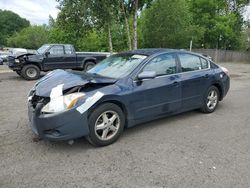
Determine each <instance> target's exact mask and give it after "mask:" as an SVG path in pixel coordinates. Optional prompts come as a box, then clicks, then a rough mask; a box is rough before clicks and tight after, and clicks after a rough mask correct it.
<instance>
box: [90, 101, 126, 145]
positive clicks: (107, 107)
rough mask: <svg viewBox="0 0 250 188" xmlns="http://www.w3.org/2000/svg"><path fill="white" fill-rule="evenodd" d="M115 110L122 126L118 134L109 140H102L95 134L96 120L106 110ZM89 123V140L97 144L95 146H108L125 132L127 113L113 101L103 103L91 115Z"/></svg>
mask: <svg viewBox="0 0 250 188" xmlns="http://www.w3.org/2000/svg"><path fill="white" fill-rule="evenodd" d="M109 110H112V111H115V112H116V113H117V114H118V116H119V118H120V127H119V129H118V131H117V133H116V135H115V136H114V137H113V138H112V139H110V140H107V141H102V140H100V139H99V138H98V137H97V136H96V134H95V122H96V120H97V118H98V117H99V116H100V115H101V114H102V113H103V112H105V111H109ZM88 123H89V136H88V137H87V139H88V141H89V142H90V143H91V144H93V145H95V146H106V145H110V144H112V143H114V142H115V141H116V140H117V139H118V138H119V137H120V135H121V133H122V132H123V129H124V125H125V115H124V112H123V111H122V110H121V108H120V107H119V106H117V105H116V104H113V103H104V104H101V105H100V106H98V107H97V108H96V109H95V110H94V111H93V112H92V113H91V114H90V116H89V119H88Z"/></svg>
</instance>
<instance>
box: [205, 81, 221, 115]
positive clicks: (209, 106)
mask: <svg viewBox="0 0 250 188" xmlns="http://www.w3.org/2000/svg"><path fill="white" fill-rule="evenodd" d="M219 96H220V93H219V90H218V88H217V87H215V86H211V87H210V88H209V89H208V91H207V93H206V94H205V96H204V98H203V107H202V108H201V111H202V112H204V113H212V112H214V111H215V109H216V107H217V106H218V103H219Z"/></svg>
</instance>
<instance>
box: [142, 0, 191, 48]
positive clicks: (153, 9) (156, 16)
mask: <svg viewBox="0 0 250 188" xmlns="http://www.w3.org/2000/svg"><path fill="white" fill-rule="evenodd" d="M190 24H191V15H190V13H189V10H188V6H187V4H186V2H185V0H178V1H172V0H156V1H154V2H153V3H152V5H151V6H150V8H148V9H146V10H144V12H143V13H142V16H141V18H140V27H141V28H140V33H141V34H142V43H143V44H142V45H143V47H164V48H165V47H167V48H187V47H188V46H189V41H190V38H191V34H190V32H191V29H192V26H190Z"/></svg>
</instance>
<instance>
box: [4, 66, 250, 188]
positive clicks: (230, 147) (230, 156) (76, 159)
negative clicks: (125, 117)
mask: <svg viewBox="0 0 250 188" xmlns="http://www.w3.org/2000/svg"><path fill="white" fill-rule="evenodd" d="M222 65H223V66H225V67H227V68H228V69H229V70H230V73H231V79H232V80H231V90H230V92H229V94H228V96H227V97H226V98H225V100H224V101H222V102H221V103H220V105H219V107H218V109H217V111H216V112H215V113H213V114H202V113H200V112H198V111H192V112H188V113H184V114H181V115H177V116H174V117H170V118H165V119H161V120H157V121H153V122H150V123H146V124H142V125H139V126H137V127H135V128H131V129H127V130H125V132H124V134H123V136H122V137H121V138H120V139H119V140H118V142H116V143H115V144H113V145H110V146H107V147H103V148H94V147H92V146H91V145H89V144H88V142H87V141H85V139H79V140H77V141H76V142H75V144H73V145H68V144H67V143H64V142H60V143H50V142H47V141H43V140H40V141H39V140H37V139H35V137H34V134H33V133H32V131H31V129H30V128H29V126H28V119H27V108H26V95H27V93H28V91H29V89H30V88H31V87H32V86H33V84H34V83H35V82H33V81H32V82H28V81H24V80H22V79H21V78H19V77H18V76H17V75H16V74H15V73H13V72H9V71H7V72H6V67H5V66H0V67H1V68H0V88H1V89H0V96H1V102H0V187H8V188H9V187H124V188H125V187H126V188H127V187H199V188H201V187H208V188H211V187H225V188H228V187H233V188H235V187H246V188H248V187H250V178H249V177H250V99H249V94H250V65H247V64H229V63H227V64H222Z"/></svg>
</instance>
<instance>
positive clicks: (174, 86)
mask: <svg viewBox="0 0 250 188" xmlns="http://www.w3.org/2000/svg"><path fill="white" fill-rule="evenodd" d="M229 85H230V78H229V76H228V71H227V69H225V68H223V67H220V66H218V65H216V64H215V63H213V62H212V61H211V60H210V59H207V58H206V57H205V56H202V55H199V54H195V53H190V52H187V51H179V50H168V49H142V50H134V51H129V52H125V53H120V54H116V55H113V56H110V57H109V58H107V59H105V60H103V61H102V62H101V63H99V64H97V65H96V66H95V67H93V68H92V69H90V70H89V71H88V72H87V73H83V72H74V71H71V72H69V71H64V70H56V71H53V72H51V73H49V74H47V75H46V76H44V77H43V78H42V79H41V80H39V81H38V82H37V83H36V84H35V86H34V88H33V89H32V90H31V91H30V93H29V98H28V101H29V102H28V106H29V120H30V122H31V127H32V130H33V132H34V133H35V134H37V135H39V137H41V138H44V139H47V140H51V141H59V140H65V141H70V140H73V139H76V138H79V137H86V138H87V139H88V140H89V142H90V143H92V144H94V145H96V146H105V145H109V144H112V143H113V142H115V141H116V140H117V139H118V138H119V136H120V135H121V133H122V132H123V129H124V128H125V127H126V128H127V127H132V126H134V125H136V124H139V123H142V122H146V121H150V120H154V119H158V118H161V117H165V116H169V115H173V114H178V113H181V112H185V111H189V110H194V109H200V110H201V111H202V112H205V113H211V112H213V111H214V110H215V109H216V107H217V105H218V103H219V101H221V100H222V99H223V98H224V97H225V96H226V94H227V92H228V90H229Z"/></svg>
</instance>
